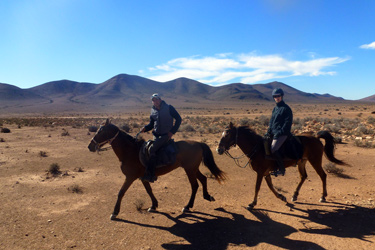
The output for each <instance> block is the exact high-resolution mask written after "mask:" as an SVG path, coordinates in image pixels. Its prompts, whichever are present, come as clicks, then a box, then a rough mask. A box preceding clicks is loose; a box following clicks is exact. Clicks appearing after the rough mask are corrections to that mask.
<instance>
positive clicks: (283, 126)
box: [266, 88, 293, 176]
mask: <svg viewBox="0 0 375 250" xmlns="http://www.w3.org/2000/svg"><path fill="white" fill-rule="evenodd" d="M272 97H273V99H274V100H275V102H276V106H275V107H274V109H273V110H272V116H271V119H270V124H269V128H268V130H267V134H266V136H267V137H271V138H272V144H271V153H272V156H273V157H274V159H275V160H276V163H277V167H278V169H277V171H274V172H272V173H271V174H272V175H275V176H277V175H278V174H281V175H284V174H285V166H284V163H283V159H282V155H281V154H280V152H279V149H280V148H281V146H282V145H283V143H284V142H285V141H286V139H287V138H288V136H290V135H291V132H290V131H291V128H292V123H293V112H292V109H291V108H290V107H289V106H288V105H287V104H286V103H285V102H284V100H283V99H284V91H283V90H282V89H280V88H277V89H274V90H273V91H272Z"/></svg>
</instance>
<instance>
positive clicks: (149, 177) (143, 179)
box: [141, 175, 158, 183]
mask: <svg viewBox="0 0 375 250" xmlns="http://www.w3.org/2000/svg"><path fill="white" fill-rule="evenodd" d="M157 179H158V177H156V176H151V175H144V176H143V177H141V180H142V181H148V182H151V183H153V182H154V181H156V180H157Z"/></svg>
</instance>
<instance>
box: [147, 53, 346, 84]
mask: <svg viewBox="0 0 375 250" xmlns="http://www.w3.org/2000/svg"><path fill="white" fill-rule="evenodd" d="M347 60H349V58H339V57H328V58H313V59H310V60H306V61H290V60H288V59H286V58H283V57H282V56H280V55H263V56H262V55H256V54H255V53H249V54H240V55H234V54H232V53H223V54H217V55H215V56H210V57H200V56H192V57H184V58H176V59H173V60H170V61H168V62H167V63H165V64H162V65H157V66H155V67H152V68H150V69H149V72H148V73H145V77H148V78H150V79H153V80H155V81H160V82H166V81H170V80H174V79H176V78H179V77H187V78H190V79H194V80H197V81H200V82H203V83H207V84H212V85H222V84H226V83H233V82H241V83H248V84H250V83H256V82H261V81H268V80H275V79H280V78H287V77H293V76H308V77H314V76H321V75H334V74H335V73H336V72H334V71H326V68H329V67H332V66H335V65H337V64H340V63H343V62H345V61H347Z"/></svg>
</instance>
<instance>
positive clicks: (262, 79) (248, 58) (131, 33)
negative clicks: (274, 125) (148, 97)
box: [0, 0, 375, 100]
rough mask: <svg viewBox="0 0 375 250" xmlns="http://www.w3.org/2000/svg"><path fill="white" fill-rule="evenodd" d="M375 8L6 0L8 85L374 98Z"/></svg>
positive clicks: (292, 2)
mask: <svg viewBox="0 0 375 250" xmlns="http://www.w3.org/2000/svg"><path fill="white" fill-rule="evenodd" d="M374 13H375V1H371V0H345V1H344V0H336V1H335V0H263V1H260V0H252V1H250V0H248V1H245V0H242V1H241V0H233V1H229V0H226V1H224V0H216V1H213V0H210V1H206V0H199V1H196V0H189V1H178V0H173V1H172V0H158V1H151V0H149V1H148V0H144V1H136V0H133V1H127V0H124V1H120V0H117V1H115V0H100V1H99V0H2V1H0V14H1V19H0V32H1V33H0V34H1V39H0V82H1V83H7V84H12V85H15V86H18V87H20V88H30V87H34V86H37V85H40V84H43V83H46V82H49V81H55V80H62V79H68V80H72V81H79V82H91V83H101V82H104V81H106V80H108V79H109V78H111V77H113V76H115V75H117V74H121V73H125V74H131V75H139V76H143V77H147V78H150V79H154V80H157V81H161V82H164V81H169V80H173V79H176V78H179V77H187V78H191V79H195V80H198V81H200V82H203V83H206V84H210V85H213V86H217V85H224V84H228V83H236V82H242V83H247V84H254V83H268V82H271V81H280V82H283V83H285V84H287V85H290V86H292V87H294V88H297V89H299V90H301V91H305V92H309V93H319V94H324V93H329V94H332V95H335V96H340V97H343V98H345V99H349V100H356V99H360V98H364V97H367V96H370V95H374V94H375V70H374V65H375V28H374V24H375V14H374Z"/></svg>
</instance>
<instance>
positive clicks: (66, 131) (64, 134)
mask: <svg viewBox="0 0 375 250" xmlns="http://www.w3.org/2000/svg"><path fill="white" fill-rule="evenodd" d="M69 135H70V134H69V132H68V130H65V129H63V132H62V133H61V136H69Z"/></svg>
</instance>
